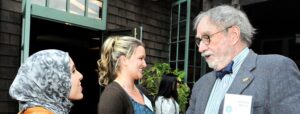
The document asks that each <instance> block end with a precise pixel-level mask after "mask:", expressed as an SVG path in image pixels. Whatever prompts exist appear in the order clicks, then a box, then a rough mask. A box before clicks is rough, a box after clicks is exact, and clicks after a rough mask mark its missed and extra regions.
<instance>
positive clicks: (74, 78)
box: [69, 58, 83, 100]
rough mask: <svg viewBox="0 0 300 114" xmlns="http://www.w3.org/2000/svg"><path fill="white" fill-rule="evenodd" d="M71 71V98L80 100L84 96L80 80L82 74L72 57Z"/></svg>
mask: <svg viewBox="0 0 300 114" xmlns="http://www.w3.org/2000/svg"><path fill="white" fill-rule="evenodd" d="M70 71H71V90H70V94H69V99H70V100H80V99H82V98H83V94H82V87H81V83H80V81H81V80H82V78H83V76H82V74H81V73H80V72H79V71H77V70H76V67H75V64H74V62H73V60H72V59H71V58H70Z"/></svg>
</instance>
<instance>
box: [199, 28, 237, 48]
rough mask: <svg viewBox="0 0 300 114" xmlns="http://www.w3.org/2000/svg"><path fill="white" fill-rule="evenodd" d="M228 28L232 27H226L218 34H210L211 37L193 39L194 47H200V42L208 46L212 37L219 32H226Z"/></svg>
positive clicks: (204, 36) (206, 35)
mask: <svg viewBox="0 0 300 114" xmlns="http://www.w3.org/2000/svg"><path fill="white" fill-rule="evenodd" d="M230 27H232V26H229V27H226V28H225V29H222V30H220V31H218V32H215V33H213V34H211V35H208V34H205V35H202V36H201V37H200V38H199V37H196V38H195V42H196V45H197V46H200V43H201V41H202V43H203V44H205V45H208V44H209V43H210V39H211V38H212V37H213V35H216V34H218V33H220V32H223V31H224V30H227V29H228V28H230Z"/></svg>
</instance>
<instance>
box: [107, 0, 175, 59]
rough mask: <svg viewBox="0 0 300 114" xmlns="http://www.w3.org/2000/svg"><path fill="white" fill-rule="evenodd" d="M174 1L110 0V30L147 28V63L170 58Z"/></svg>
mask: <svg viewBox="0 0 300 114" xmlns="http://www.w3.org/2000/svg"><path fill="white" fill-rule="evenodd" d="M170 8H171V3H168V0H161V1H156V2H155V1H152V0H109V1H108V10H107V11H108V14H107V15H108V17H107V29H108V30H109V29H121V28H134V27H137V28H139V27H140V26H142V27H143V42H144V43H145V45H146V54H147V59H146V62H147V63H148V64H151V63H153V62H158V61H164V62H167V61H168V57H169V46H168V43H169V24H170Z"/></svg>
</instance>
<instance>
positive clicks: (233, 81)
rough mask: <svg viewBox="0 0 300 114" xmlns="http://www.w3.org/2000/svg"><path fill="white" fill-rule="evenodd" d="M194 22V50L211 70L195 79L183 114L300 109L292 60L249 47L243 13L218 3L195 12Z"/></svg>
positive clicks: (272, 113)
mask: <svg viewBox="0 0 300 114" xmlns="http://www.w3.org/2000/svg"><path fill="white" fill-rule="evenodd" d="M194 24H195V25H194V28H195V29H196V32H197V34H196V39H195V41H196V45H197V46H198V51H199V52H200V53H201V55H202V56H203V57H204V58H205V60H206V62H207V63H208V66H209V67H210V68H212V69H213V71H212V72H209V73H207V74H205V75H204V76H203V77H202V78H200V79H199V80H198V81H197V82H196V83H195V85H194V87H193V90H192V95H191V99H190V106H189V108H188V110H187V112H186V113H187V114H223V113H224V114H233V113H238V114H299V113H300V73H299V70H298V68H297V66H296V64H295V63H294V62H293V61H292V60H291V59H289V58H287V57H284V56H281V55H258V54H256V53H255V52H253V51H252V50H251V49H249V46H250V45H251V43H252V39H253V34H254V33H255V29H254V28H253V27H252V25H251V24H250V22H249V20H248V18H247V16H246V15H245V13H244V12H242V11H240V10H238V9H235V8H233V7H231V6H227V5H221V6H217V7H215V8H212V9H210V10H208V11H206V12H203V13H200V14H199V15H198V16H197V17H196V19H195V23H194ZM227 101H228V102H227ZM234 104H236V105H234Z"/></svg>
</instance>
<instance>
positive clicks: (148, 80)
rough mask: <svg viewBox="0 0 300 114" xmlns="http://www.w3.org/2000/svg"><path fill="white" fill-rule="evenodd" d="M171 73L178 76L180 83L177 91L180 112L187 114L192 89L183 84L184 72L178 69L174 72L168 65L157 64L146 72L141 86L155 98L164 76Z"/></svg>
mask: <svg viewBox="0 0 300 114" xmlns="http://www.w3.org/2000/svg"><path fill="white" fill-rule="evenodd" d="M169 73H172V74H174V75H175V76H177V80H178V81H179V87H178V89H177V91H178V104H179V107H180V112H181V113H182V112H185V110H186V104H187V103H188V96H189V94H190V88H189V86H188V85H187V84H186V83H184V82H183V79H184V77H185V73H184V71H181V70H177V69H175V70H172V69H171V67H170V65H169V64H167V63H155V64H154V65H153V66H152V67H150V68H149V69H146V70H145V72H144V76H143V78H142V80H141V85H142V86H144V87H145V88H146V89H147V90H148V91H149V92H150V95H151V96H152V97H153V98H154V97H155V96H156V95H157V92H158V89H159V85H160V81H161V79H162V76H163V74H169Z"/></svg>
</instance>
